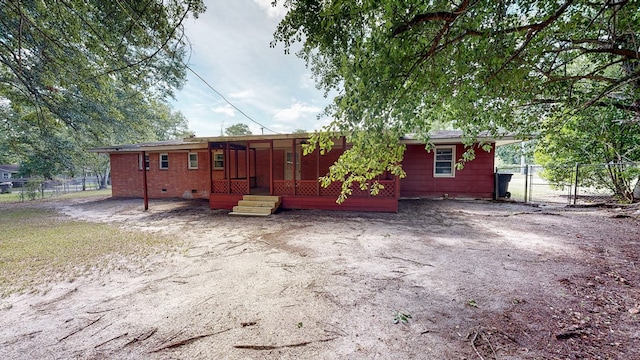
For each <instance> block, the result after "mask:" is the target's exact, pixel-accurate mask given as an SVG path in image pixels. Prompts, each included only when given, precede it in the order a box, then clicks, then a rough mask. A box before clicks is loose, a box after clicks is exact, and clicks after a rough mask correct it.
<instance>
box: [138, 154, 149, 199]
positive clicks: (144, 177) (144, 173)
mask: <svg viewBox="0 0 640 360" xmlns="http://www.w3.org/2000/svg"><path fill="white" fill-rule="evenodd" d="M140 154H141V155H142V192H143V194H142V197H143V198H144V211H147V210H149V191H148V186H147V162H146V161H145V159H146V155H147V154H146V153H145V152H144V151H143V152H141V153H140ZM149 163H151V161H149Z"/></svg>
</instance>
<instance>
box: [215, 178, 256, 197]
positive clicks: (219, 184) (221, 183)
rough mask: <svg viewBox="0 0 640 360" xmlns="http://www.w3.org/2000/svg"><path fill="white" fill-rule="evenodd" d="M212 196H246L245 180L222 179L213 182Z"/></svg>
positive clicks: (247, 185) (246, 185) (247, 186)
mask: <svg viewBox="0 0 640 360" xmlns="http://www.w3.org/2000/svg"><path fill="white" fill-rule="evenodd" d="M211 188H212V191H211V192H212V193H213V194H248V193H249V184H248V182H247V179H234V180H229V179H224V180H213V182H212V187H211Z"/></svg>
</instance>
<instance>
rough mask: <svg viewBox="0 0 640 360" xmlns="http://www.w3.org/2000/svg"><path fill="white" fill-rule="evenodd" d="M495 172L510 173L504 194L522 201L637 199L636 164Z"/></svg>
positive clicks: (639, 173)
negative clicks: (506, 190) (506, 191)
mask: <svg viewBox="0 0 640 360" xmlns="http://www.w3.org/2000/svg"><path fill="white" fill-rule="evenodd" d="M496 173H497V174H511V179H510V181H509V184H508V194H507V195H508V196H506V197H508V198H510V199H512V200H515V201H521V202H526V203H550V204H566V205H571V204H573V205H575V204H594V203H618V202H631V201H633V200H636V201H637V200H638V199H640V183H639V180H638V179H639V177H640V163H634V162H621V163H610V164H576V165H574V166H565V165H558V166H554V167H547V168H545V167H543V166H541V165H525V166H502V167H499V168H497V169H496ZM498 176H500V175H498Z"/></svg>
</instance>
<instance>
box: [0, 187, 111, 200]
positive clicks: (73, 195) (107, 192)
mask: <svg viewBox="0 0 640 360" xmlns="http://www.w3.org/2000/svg"><path fill="white" fill-rule="evenodd" d="M20 192H21V190H20V188H13V189H12V192H11V193H9V194H0V203H13V202H22V201H23V200H22V199H21V198H20ZM91 196H111V189H102V190H86V191H75V192H70V193H67V194H59V193H55V192H49V191H47V192H45V193H44V199H43V198H41V197H40V193H38V197H37V198H36V199H35V200H29V198H27V196H26V193H25V196H24V202H29V201H40V200H49V199H60V200H64V199H77V198H85V197H91Z"/></svg>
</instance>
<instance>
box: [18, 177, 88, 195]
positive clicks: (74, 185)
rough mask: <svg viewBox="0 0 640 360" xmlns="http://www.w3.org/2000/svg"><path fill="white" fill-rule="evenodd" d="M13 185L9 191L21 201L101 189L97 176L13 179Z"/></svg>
mask: <svg viewBox="0 0 640 360" xmlns="http://www.w3.org/2000/svg"><path fill="white" fill-rule="evenodd" d="M12 185H13V186H12V187H11V188H10V189H8V192H11V193H14V194H16V195H17V196H18V198H19V200H20V201H25V200H35V199H40V198H50V197H54V196H60V195H64V194H69V193H72V192H78V191H84V190H99V189H100V183H99V182H98V179H97V178H96V177H86V178H68V177H62V178H56V179H54V180H42V179H38V178H25V179H20V180H14V181H12Z"/></svg>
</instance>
